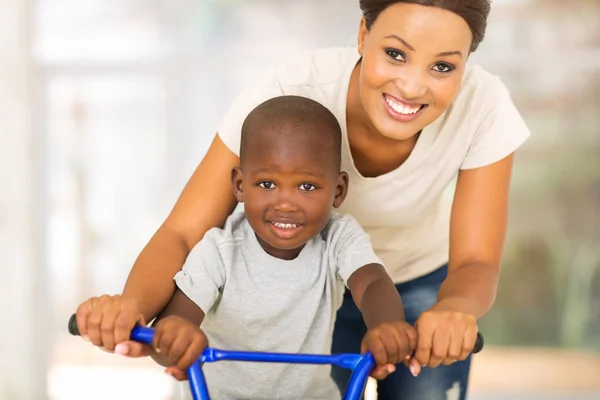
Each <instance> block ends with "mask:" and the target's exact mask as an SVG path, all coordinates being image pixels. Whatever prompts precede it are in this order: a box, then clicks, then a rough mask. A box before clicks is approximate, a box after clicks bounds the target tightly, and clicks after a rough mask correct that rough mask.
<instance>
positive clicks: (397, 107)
mask: <svg viewBox="0 0 600 400" xmlns="http://www.w3.org/2000/svg"><path fill="white" fill-rule="evenodd" d="M385 101H386V103H388V105H389V106H390V107H392V108H393V109H394V111H396V112H397V113H400V114H404V115H410V114H414V113H416V112H418V111H419V110H420V109H421V107H423V106H414V107H409V106H405V105H402V104H400V103H398V102H397V101H395V100H394V99H393V98H391V97H390V96H387V95H386V96H385Z"/></svg>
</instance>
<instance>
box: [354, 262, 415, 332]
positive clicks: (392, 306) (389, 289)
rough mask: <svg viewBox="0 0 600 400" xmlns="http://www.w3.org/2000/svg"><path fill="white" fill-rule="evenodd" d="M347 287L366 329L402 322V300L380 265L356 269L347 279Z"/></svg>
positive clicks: (369, 265)
mask: <svg viewBox="0 0 600 400" xmlns="http://www.w3.org/2000/svg"><path fill="white" fill-rule="evenodd" d="M348 287H349V288H350V292H351V293H352V298H353V299H354V302H355V303H356V306H357V307H358V308H359V310H360V311H361V312H362V314H363V318H364V320H365V324H366V325H367V328H369V329H370V328H374V327H376V326H378V325H380V324H382V323H384V322H394V321H404V318H405V317H404V307H403V306H402V300H401V299H400V295H399V294H398V291H397V290H396V287H395V286H394V282H393V281H392V279H391V278H390V276H389V275H388V273H387V272H386V270H385V268H384V267H383V266H382V265H380V264H368V265H365V266H363V267H361V268H359V269H357V270H356V271H355V272H354V273H353V274H352V275H351V276H350V278H349V279H348Z"/></svg>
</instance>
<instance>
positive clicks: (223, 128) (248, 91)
mask: <svg viewBox="0 0 600 400" xmlns="http://www.w3.org/2000/svg"><path fill="white" fill-rule="evenodd" d="M281 95H283V89H282V87H281V85H280V82H279V78H278V74H277V69H276V67H275V66H273V67H270V68H268V69H267V70H266V71H265V72H264V73H263V74H262V76H261V77H260V78H259V79H258V80H257V81H256V82H253V83H252V84H250V85H249V86H247V87H246V88H245V89H244V90H243V91H242V93H241V94H240V95H239V96H238V97H237V98H236V99H235V100H234V101H233V103H232V104H231V106H230V107H229V109H228V110H227V111H226V112H225V114H224V116H223V118H222V119H221V122H220V123H219V128H218V130H217V134H218V135H219V138H220V139H221V140H222V141H223V143H224V144H225V145H226V146H227V148H228V149H229V150H231V151H232V152H233V153H234V154H236V155H238V156H239V153H240V138H241V135H242V125H243V123H244V120H245V119H246V117H247V116H248V114H250V111H252V110H253V109H254V108H255V107H256V106H258V105H259V104H261V103H263V102H264V101H266V100H269V99H271V98H273V97H277V96H281Z"/></svg>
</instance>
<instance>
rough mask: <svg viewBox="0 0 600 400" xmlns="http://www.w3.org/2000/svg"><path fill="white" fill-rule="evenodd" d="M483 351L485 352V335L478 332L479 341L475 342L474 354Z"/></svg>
mask: <svg viewBox="0 0 600 400" xmlns="http://www.w3.org/2000/svg"><path fill="white" fill-rule="evenodd" d="M481 350H483V335H482V334H481V332H477V340H476V341H475V347H473V354H477V353H479V352H480V351H481Z"/></svg>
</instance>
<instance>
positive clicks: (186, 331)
mask: <svg viewBox="0 0 600 400" xmlns="http://www.w3.org/2000/svg"><path fill="white" fill-rule="evenodd" d="M152 342H153V345H154V348H155V351H156V352H158V353H160V354H161V355H162V356H164V357H165V358H166V359H167V360H168V361H169V363H171V364H172V366H170V367H168V368H167V371H166V372H167V373H169V374H171V375H172V376H173V377H174V378H175V379H177V380H184V379H186V375H185V371H186V370H187V368H188V367H189V366H190V365H192V364H193V363H194V362H196V361H197V360H198V358H199V357H200V355H201V354H202V352H203V351H204V349H205V348H206V347H207V346H208V339H207V338H206V335H204V332H202V331H201V330H200V328H199V327H198V326H196V325H194V324H193V323H191V322H190V321H188V320H186V319H183V318H181V317H178V316H175V315H171V316H168V317H165V318H164V319H161V320H160V321H158V323H157V324H156V326H155V328H154V337H153V341H152Z"/></svg>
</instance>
